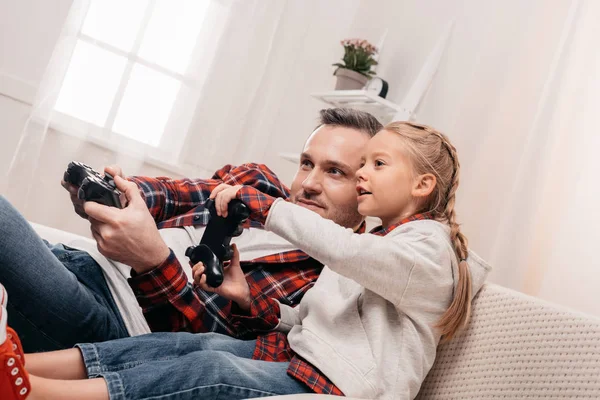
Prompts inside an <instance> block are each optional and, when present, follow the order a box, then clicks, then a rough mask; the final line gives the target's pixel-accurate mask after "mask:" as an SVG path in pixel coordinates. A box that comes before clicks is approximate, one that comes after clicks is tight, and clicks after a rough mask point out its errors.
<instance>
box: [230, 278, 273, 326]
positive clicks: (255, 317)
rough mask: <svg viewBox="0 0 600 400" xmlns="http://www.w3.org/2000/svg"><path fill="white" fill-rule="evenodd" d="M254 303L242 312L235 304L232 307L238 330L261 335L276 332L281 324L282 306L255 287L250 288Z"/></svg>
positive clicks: (233, 318)
mask: <svg viewBox="0 0 600 400" xmlns="http://www.w3.org/2000/svg"><path fill="white" fill-rule="evenodd" d="M250 296H251V297H252V301H251V303H250V309H249V310H247V311H246V310H242V309H241V308H239V307H238V306H237V304H236V303H233V306H232V307H231V314H232V321H233V326H234V327H235V328H236V330H242V329H243V330H247V331H249V332H254V333H261V332H269V331H272V330H274V329H275V328H276V327H277V325H278V324H279V313H280V304H279V302H278V301H277V300H275V299H273V298H270V297H268V296H266V295H265V294H264V293H263V292H261V291H260V290H259V289H258V288H256V287H255V286H252V285H251V286H250Z"/></svg>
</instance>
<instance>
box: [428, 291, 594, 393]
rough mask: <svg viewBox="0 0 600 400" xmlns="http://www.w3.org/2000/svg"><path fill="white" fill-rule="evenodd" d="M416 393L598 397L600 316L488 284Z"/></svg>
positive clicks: (442, 348)
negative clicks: (461, 327) (564, 307)
mask: <svg viewBox="0 0 600 400" xmlns="http://www.w3.org/2000/svg"><path fill="white" fill-rule="evenodd" d="M417 398H418V399H444V400H448V399H499V398H506V399H521V398H527V399H567V398H578V399H600V319H597V318H593V317H591V316H587V315H582V314H578V313H575V312H573V311H570V310H566V309H561V308H559V307H557V306H556V305H553V304H550V303H547V302H544V301H542V300H539V299H536V298H533V297H530V296H526V295H524V294H522V293H519V292H515V291H513V290H510V289H506V288H503V287H501V286H497V285H493V284H487V285H485V286H484V288H483V289H482V290H481V291H480V292H479V293H478V295H477V296H476V298H475V300H474V305H473V316H472V319H471V323H470V324H469V326H468V327H467V329H466V330H465V331H464V332H463V333H462V334H461V335H460V336H459V337H457V338H456V339H455V340H453V341H451V342H449V343H447V344H445V345H442V346H440V347H439V349H438V355H437V358H436V362H435V364H434V366H433V368H432V369H431V371H430V372H429V375H428V376H427V378H426V380H425V382H424V383H423V386H422V387H421V391H420V393H419V396H418V397H417Z"/></svg>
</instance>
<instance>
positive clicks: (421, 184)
mask: <svg viewBox="0 0 600 400" xmlns="http://www.w3.org/2000/svg"><path fill="white" fill-rule="evenodd" d="M436 184H437V179H436V178H435V175H433V174H423V175H419V176H417V177H416V178H415V181H414V186H413V189H412V192H411V194H412V195H413V196H414V197H427V196H429V195H430V194H431V192H433V189H435V185H436Z"/></svg>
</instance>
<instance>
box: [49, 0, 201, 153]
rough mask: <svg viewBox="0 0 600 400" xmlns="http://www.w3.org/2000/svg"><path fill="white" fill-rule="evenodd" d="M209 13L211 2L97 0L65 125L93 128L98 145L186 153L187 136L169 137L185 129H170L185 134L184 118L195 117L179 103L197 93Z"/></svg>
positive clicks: (81, 41)
mask: <svg viewBox="0 0 600 400" xmlns="http://www.w3.org/2000/svg"><path fill="white" fill-rule="evenodd" d="M207 6H208V0H127V1H122V0H92V1H91V2H90V6H89V9H88V11H87V14H86V16H85V19H84V20H83V24H82V27H81V30H80V31H79V33H78V35H77V44H76V45H75V48H74V51H73V54H72V57H71V61H70V64H69V67H68V69H67V72H66V75H65V78H64V81H63V83H62V86H61V88H60V92H59V95H58V99H57V102H56V105H55V110H56V111H58V115H59V118H61V119H62V121H63V122H65V123H64V124H61V125H66V124H72V123H76V124H80V125H81V123H82V122H84V123H85V124H86V125H87V126H88V129H87V131H88V132H90V131H91V130H90V129H89V128H90V125H89V124H92V125H91V126H93V127H95V128H96V129H95V130H93V131H94V132H95V133H94V135H95V138H96V139H100V140H111V138H114V137H115V136H117V137H118V138H119V139H120V140H122V141H124V142H129V143H130V144H133V145H134V146H135V144H136V143H137V145H138V146H139V145H140V143H141V144H143V145H146V146H147V147H150V148H161V149H163V150H164V149H166V148H169V149H170V150H173V148H172V147H173V142H174V141H175V142H178V143H179V146H181V143H180V142H182V140H183V137H179V138H173V137H167V136H169V133H165V132H170V131H175V130H181V129H171V130H170V129H168V128H169V126H170V125H175V126H177V127H178V128H181V124H182V122H181V116H182V114H183V115H184V116H185V115H187V116H188V117H189V116H190V115H191V113H189V112H187V113H186V112H181V110H176V107H177V106H176V104H177V103H178V102H187V101H188V100H189V95H190V93H194V92H195V91H196V92H197V90H195V85H196V83H195V81H194V80H193V79H191V78H190V77H189V74H188V69H189V66H190V61H191V59H192V56H193V53H194V50H195V47H196V40H197V39H198V36H199V33H200V29H201V26H202V21H203V19H204V15H205V13H206V9H207ZM182 94H185V95H186V96H188V97H186V99H185V101H184V99H182V98H181V96H182ZM195 100H197V97H196V98H195ZM194 103H195V102H194ZM187 123H189V120H188V121H187ZM173 127H174V126H171V128H173ZM186 127H187V124H186ZM183 130H185V129H183ZM124 138H127V139H124ZM179 139H181V140H179ZM171 153H172V151H171Z"/></svg>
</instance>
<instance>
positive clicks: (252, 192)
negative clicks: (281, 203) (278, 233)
mask: <svg viewBox="0 0 600 400" xmlns="http://www.w3.org/2000/svg"><path fill="white" fill-rule="evenodd" d="M236 197H237V198H238V199H239V200H241V201H242V202H243V203H244V204H246V206H247V207H248V208H249V209H250V219H251V220H253V221H258V222H260V223H261V224H264V223H265V221H266V219H267V216H268V215H269V209H270V208H271V205H272V204H273V202H274V201H275V197H272V196H269V195H268V194H266V193H263V192H260V191H259V190H257V189H256V188H253V187H250V186H242V187H241V188H240V190H238V192H237V194H236Z"/></svg>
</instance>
